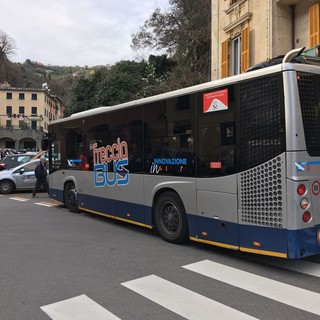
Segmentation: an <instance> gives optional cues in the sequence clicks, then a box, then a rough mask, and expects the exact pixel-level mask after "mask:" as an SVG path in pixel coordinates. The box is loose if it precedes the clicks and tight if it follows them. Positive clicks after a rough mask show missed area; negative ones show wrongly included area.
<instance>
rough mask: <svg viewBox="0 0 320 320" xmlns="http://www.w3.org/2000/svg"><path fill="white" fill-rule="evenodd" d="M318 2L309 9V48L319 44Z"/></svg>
mask: <svg viewBox="0 0 320 320" xmlns="http://www.w3.org/2000/svg"><path fill="white" fill-rule="evenodd" d="M319 7H320V6H319V4H316V5H314V6H312V7H311V8H310V9H309V46H310V48H312V47H314V46H316V45H318V44H319V42H320V41H319Z"/></svg>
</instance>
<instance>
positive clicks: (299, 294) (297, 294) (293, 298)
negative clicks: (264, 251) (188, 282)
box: [183, 260, 320, 315]
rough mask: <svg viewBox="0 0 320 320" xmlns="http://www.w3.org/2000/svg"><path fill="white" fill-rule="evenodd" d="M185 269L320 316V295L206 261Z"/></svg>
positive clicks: (187, 266) (190, 265)
mask: <svg viewBox="0 0 320 320" xmlns="http://www.w3.org/2000/svg"><path fill="white" fill-rule="evenodd" d="M183 268H185V269H188V270H191V271H194V272H196V273H199V274H202V275H205V276H207V277H210V278H212V279H215V280H218V281H222V282H225V283H228V284H230V285H232V286H235V287H238V288H241V289H244V290H248V291H250V292H253V293H256V294H259V295H261V296H264V297H267V298H269V299H272V300H275V301H278V302H281V303H284V304H287V305H289V306H292V307H295V308H298V309H301V310H305V311H307V312H311V313H314V314H316V315H320V294H319V293H315V292H312V291H308V290H305V289H301V288H297V287H295V286H291V285H288V284H285V283H282V282H279V281H275V280H271V279H268V278H265V277H261V276H258V275H255V274H252V273H249V272H246V271H241V270H238V269H235V268H232V267H228V266H226V265H222V264H219V263H216V262H213V261H209V260H204V261H200V262H196V263H193V264H189V265H186V266H183Z"/></svg>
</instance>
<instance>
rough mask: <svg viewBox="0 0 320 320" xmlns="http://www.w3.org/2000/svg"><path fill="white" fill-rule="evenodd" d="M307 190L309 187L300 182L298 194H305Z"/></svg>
mask: <svg viewBox="0 0 320 320" xmlns="http://www.w3.org/2000/svg"><path fill="white" fill-rule="evenodd" d="M306 191H307V188H306V186H305V185H304V184H299V186H298V188H297V192H298V195H300V196H303V195H304V194H305V193H306Z"/></svg>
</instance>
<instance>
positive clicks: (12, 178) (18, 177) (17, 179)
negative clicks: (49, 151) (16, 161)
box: [0, 159, 40, 193]
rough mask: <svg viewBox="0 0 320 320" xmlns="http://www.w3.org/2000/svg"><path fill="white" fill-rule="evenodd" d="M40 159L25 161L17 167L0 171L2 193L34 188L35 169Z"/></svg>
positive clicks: (0, 191) (0, 189)
mask: <svg viewBox="0 0 320 320" xmlns="http://www.w3.org/2000/svg"><path fill="white" fill-rule="evenodd" d="M39 161H40V160H39V159H36V160H32V161H30V162H27V163H23V164H21V165H19V166H17V167H15V168H12V169H9V170H3V171H1V172H0V193H12V192H14V191H15V190H32V189H33V188H34V186H35V184H36V177H35V173H34V170H35V168H36V166H37V164H38V163H39Z"/></svg>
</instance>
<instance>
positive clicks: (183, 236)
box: [154, 192, 189, 243]
mask: <svg viewBox="0 0 320 320" xmlns="http://www.w3.org/2000/svg"><path fill="white" fill-rule="evenodd" d="M154 219H155V225H156V229H157V231H158V232H159V234H160V235H161V237H162V238H163V239H164V240H166V241H168V242H172V243H184V242H186V241H187V240H188V235H189V231H188V222H187V216H186V212H185V209H184V206H183V203H182V201H181V199H180V197H179V196H178V195H177V194H176V193H174V192H165V193H163V194H162V195H161V196H160V197H159V198H158V200H157V202H156V204H155V206H154Z"/></svg>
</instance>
